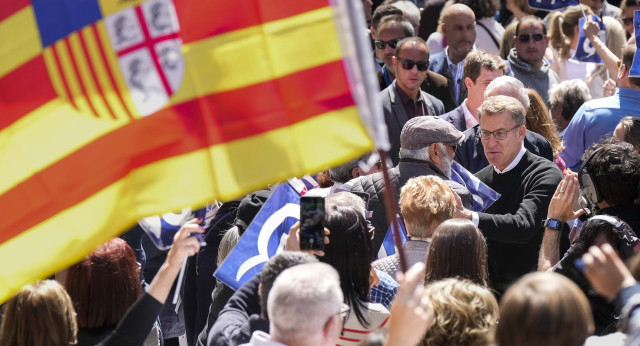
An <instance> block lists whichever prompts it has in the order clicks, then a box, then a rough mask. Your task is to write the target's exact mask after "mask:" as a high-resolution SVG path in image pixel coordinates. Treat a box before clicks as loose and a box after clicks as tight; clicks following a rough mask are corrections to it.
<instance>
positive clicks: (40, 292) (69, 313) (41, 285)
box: [0, 280, 78, 346]
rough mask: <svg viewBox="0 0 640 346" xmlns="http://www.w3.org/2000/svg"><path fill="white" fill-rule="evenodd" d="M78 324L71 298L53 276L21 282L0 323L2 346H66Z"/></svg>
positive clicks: (6, 306) (71, 339)
mask: <svg viewBox="0 0 640 346" xmlns="http://www.w3.org/2000/svg"><path fill="white" fill-rule="evenodd" d="M77 331H78V328H77V325H76V319H75V316H74V310H73V305H72V304H71V299H70V298H69V295H68V294H67V292H65V290H64V288H63V287H62V286H61V285H60V284H59V283H57V282H56V281H54V280H43V281H37V282H36V283H34V284H31V285H26V286H24V287H23V288H22V289H21V290H20V292H18V293H16V295H14V296H13V297H11V299H9V300H8V301H7V303H6V305H5V308H4V316H3V320H2V327H0V345H1V346H18V345H19V346H41V345H54V346H67V345H72V344H75V343H76V334H77Z"/></svg>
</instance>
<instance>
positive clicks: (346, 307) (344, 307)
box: [324, 303, 351, 328]
mask: <svg viewBox="0 0 640 346" xmlns="http://www.w3.org/2000/svg"><path fill="white" fill-rule="evenodd" d="M349 311H351V307H350V306H349V305H347V304H345V303H342V304H341V305H340V311H338V312H336V313H335V314H333V315H331V316H329V318H328V319H327V322H326V323H325V324H324V327H325V328H326V327H327V324H329V321H331V319H332V318H333V317H334V316H338V315H339V316H340V317H341V318H342V326H343V328H344V321H345V319H346V318H347V315H348V314H349Z"/></svg>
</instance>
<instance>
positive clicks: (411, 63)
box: [396, 57, 429, 71]
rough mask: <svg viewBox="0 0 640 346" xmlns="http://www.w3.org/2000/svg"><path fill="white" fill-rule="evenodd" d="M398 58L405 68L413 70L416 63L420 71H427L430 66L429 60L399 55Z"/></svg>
mask: <svg viewBox="0 0 640 346" xmlns="http://www.w3.org/2000/svg"><path fill="white" fill-rule="evenodd" d="M396 60H398V61H399V62H400V64H401V65H402V68H403V69H405V70H411V69H412V68H413V66H414V65H415V66H417V67H418V71H426V70H427V69H428V68H429V60H423V61H413V60H409V59H401V58H398V57H396Z"/></svg>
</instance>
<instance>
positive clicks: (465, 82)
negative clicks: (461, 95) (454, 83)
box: [464, 77, 475, 90]
mask: <svg viewBox="0 0 640 346" xmlns="http://www.w3.org/2000/svg"><path fill="white" fill-rule="evenodd" d="M473 84H475V83H473V81H472V80H471V78H469V77H464V85H465V86H466V87H467V90H469V88H471V86H472V85H473Z"/></svg>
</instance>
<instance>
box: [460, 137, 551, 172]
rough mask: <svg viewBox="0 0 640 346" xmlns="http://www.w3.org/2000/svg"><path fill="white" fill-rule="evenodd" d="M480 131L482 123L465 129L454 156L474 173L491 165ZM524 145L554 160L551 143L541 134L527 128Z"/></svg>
mask: <svg viewBox="0 0 640 346" xmlns="http://www.w3.org/2000/svg"><path fill="white" fill-rule="evenodd" d="M478 132H480V125H476V126H474V127H472V128H470V129H468V130H466V131H464V141H463V142H462V144H460V146H459V147H458V150H457V151H456V156H455V158H454V159H455V160H456V161H457V162H458V163H459V164H461V165H462V166H463V167H464V168H466V169H467V170H468V171H469V172H471V173H473V174H475V173H476V172H478V171H480V170H481V169H483V168H485V167H487V166H488V165H489V161H488V160H487V157H486V156H485V155H484V148H483V147H482V142H481V141H480V136H479V135H478ZM524 147H525V148H526V149H527V150H528V151H530V152H531V153H533V154H536V155H538V156H542V157H544V158H545V159H547V160H549V161H551V162H553V150H552V149H551V143H549V141H548V140H547V139H546V138H544V137H542V136H540V135H539V134H537V133H535V132H532V131H529V130H527V134H526V135H525V137H524Z"/></svg>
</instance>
